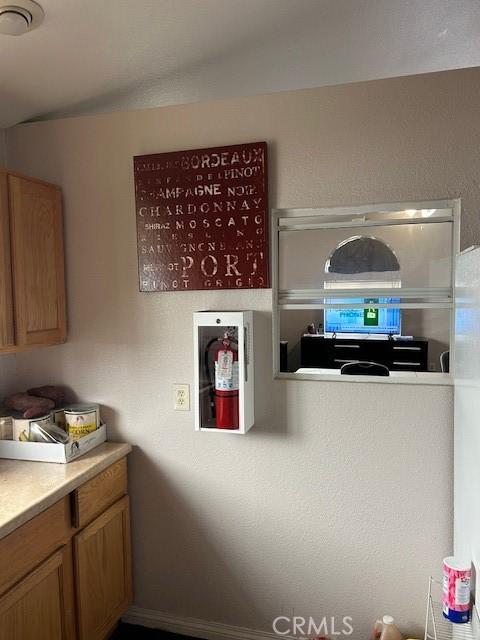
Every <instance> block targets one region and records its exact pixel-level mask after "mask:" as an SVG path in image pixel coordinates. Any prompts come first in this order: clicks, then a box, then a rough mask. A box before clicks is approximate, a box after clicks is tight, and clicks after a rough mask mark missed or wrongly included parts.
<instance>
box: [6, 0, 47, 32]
mask: <svg viewBox="0 0 480 640" xmlns="http://www.w3.org/2000/svg"><path fill="white" fill-rule="evenodd" d="M43 17H44V13H43V9H42V7H41V6H40V5H39V4H37V3H36V2H33V0H20V2H18V4H1V1H0V35H7V36H21V35H23V34H24V33H27V32H28V31H31V30H32V29H35V27H38V25H39V24H41V22H42V21H43Z"/></svg>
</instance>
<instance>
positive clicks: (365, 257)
mask: <svg viewBox="0 0 480 640" xmlns="http://www.w3.org/2000/svg"><path fill="white" fill-rule="evenodd" d="M324 286H325V289H360V288H361V289H364V288H367V289H370V288H381V289H389V288H397V287H400V286H401V278H400V264H399V262H398V259H397V256H396V255H395V252H394V251H393V249H391V248H390V247H389V246H388V245H387V244H386V243H385V242H383V241H382V240H379V239H378V238H374V237H373V236H352V237H351V238H348V239H347V240H343V242H341V243H340V244H339V245H337V247H335V249H334V250H333V252H332V253H331V254H330V256H329V258H328V260H327V262H326V263H325V283H324Z"/></svg>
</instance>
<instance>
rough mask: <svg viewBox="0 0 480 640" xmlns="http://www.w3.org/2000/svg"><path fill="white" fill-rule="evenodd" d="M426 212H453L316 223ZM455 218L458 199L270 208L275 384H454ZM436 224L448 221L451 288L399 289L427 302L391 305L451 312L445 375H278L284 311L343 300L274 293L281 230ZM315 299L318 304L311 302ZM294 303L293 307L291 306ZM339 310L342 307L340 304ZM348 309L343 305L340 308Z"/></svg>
mask: <svg viewBox="0 0 480 640" xmlns="http://www.w3.org/2000/svg"><path fill="white" fill-rule="evenodd" d="M413 209H415V210H425V209H450V210H451V211H452V215H451V216H446V217H441V216H436V217H434V218H421V217H418V218H403V219H394V220H385V221H382V220H370V221H362V220H361V217H360V219H359V220H358V221H355V222H347V221H341V222H337V223H332V222H325V223H323V222H321V221H320V222H318V218H319V217H320V220H321V217H322V216H325V217H333V216H348V215H352V216H362V215H365V216H366V215H367V214H369V213H372V212H378V211H381V212H385V213H389V212H392V213H394V212H398V211H408V210H413ZM460 214H461V199H460V198H454V199H448V200H428V201H420V202H393V203H392V202H390V203H381V204H368V205H360V206H356V207H355V206H353V207H328V208H310V209H273V210H272V230H271V239H272V240H271V245H272V246H271V252H272V303H273V308H272V349H273V376H274V378H275V379H280V380H281V379H287V380H324V381H332V382H375V383H379V384H423V385H443V386H451V385H452V384H453V377H454V367H455V353H454V345H455V340H454V337H455V264H456V256H457V255H458V253H459V252H460ZM309 217H312V218H313V217H315V218H317V221H316V222H313V221H312V223H310V224H309V223H305V222H300V223H299V224H297V225H295V224H294V219H295V218H309ZM284 218H292V219H293V220H292V223H293V224H292V223H289V225H288V227H286V228H285V227H282V226H281V225H280V220H281V219H284ZM438 222H452V224H453V230H452V267H451V287H450V288H445V289H442V290H437V291H436V294H435V295H433V290H432V289H429V288H425V289H407V288H403V289H401V292H402V293H401V297H402V298H405V299H408V298H412V299H413V298H418V297H419V296H423V297H424V298H426V299H427V300H428V298H429V297H431V298H432V299H431V300H430V301H426V302H421V303H415V302H413V303H412V302H401V303H399V304H397V305H395V307H396V308H400V309H409V308H410V309H422V308H424V309H428V308H432V309H442V308H443V309H450V373H449V374H443V375H442V374H440V373H438V372H431V373H428V372H424V374H423V375H421V376H420V375H419V374H417V376H416V377H404V378H402V377H394V376H388V377H387V376H385V377H383V376H363V375H359V376H350V375H349V376H343V375H338V374H325V373H295V372H283V371H280V311H281V309H285V310H292V309H298V310H301V309H302V310H305V309H324V308H325V304H323V303H321V302H319V301H318V300H322V299H324V298H326V297H328V298H334V297H338V298H341V297H344V295H343V294H342V293H339V292H333V291H331V290H326V289H318V290H313V289H309V290H300V289H295V290H287V291H280V290H279V258H280V256H279V238H280V231H284V230H287V229H288V230H294V229H322V228H325V229H328V228H338V227H347V228H358V229H362V228H367V229H368V228H371V227H375V226H387V225H388V226H391V225H397V224H432V223H433V224H434V223H438ZM375 293H376V294H378V295H379V296H380V297H381V296H382V290H381V289H378V290H376V291H375ZM383 294H384V295H385V296H389V295H390V296H391V295H392V289H388V290H387V289H385V291H383ZM355 295H356V296H358V297H359V298H362V297H365V298H368V297H370V296H371V295H372V289H370V290H367V289H365V290H362V289H358V290H356V291H355ZM307 297H308V298H309V299H308V300H307V301H305V302H304V303H302V302H300V303H299V302H298V300H304V299H306V298H307ZM315 298H316V299H317V301H315ZM295 300H297V302H295ZM339 306H341V305H339ZM345 306H347V305H345ZM357 306H358V307H359V308H363V307H364V305H352V304H351V303H350V304H348V308H352V307H357ZM372 306H373V307H378V308H380V307H386V306H390V305H386V304H378V305H372Z"/></svg>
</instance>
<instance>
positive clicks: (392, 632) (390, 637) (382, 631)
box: [372, 616, 404, 640]
mask: <svg viewBox="0 0 480 640" xmlns="http://www.w3.org/2000/svg"><path fill="white" fill-rule="evenodd" d="M372 640H404V637H403V636H402V634H401V633H400V631H399V630H398V629H397V627H396V626H395V624H394V620H393V618H392V616H383V618H382V619H381V620H377V621H376V623H375V627H374V628H373V634H372Z"/></svg>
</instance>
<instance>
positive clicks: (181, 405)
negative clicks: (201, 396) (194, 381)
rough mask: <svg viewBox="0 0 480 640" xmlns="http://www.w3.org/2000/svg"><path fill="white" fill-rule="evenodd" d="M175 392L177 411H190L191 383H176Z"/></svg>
mask: <svg viewBox="0 0 480 640" xmlns="http://www.w3.org/2000/svg"><path fill="white" fill-rule="evenodd" d="M173 394H174V395H173V397H174V408H175V411H190V385H189V384H174V385H173Z"/></svg>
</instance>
